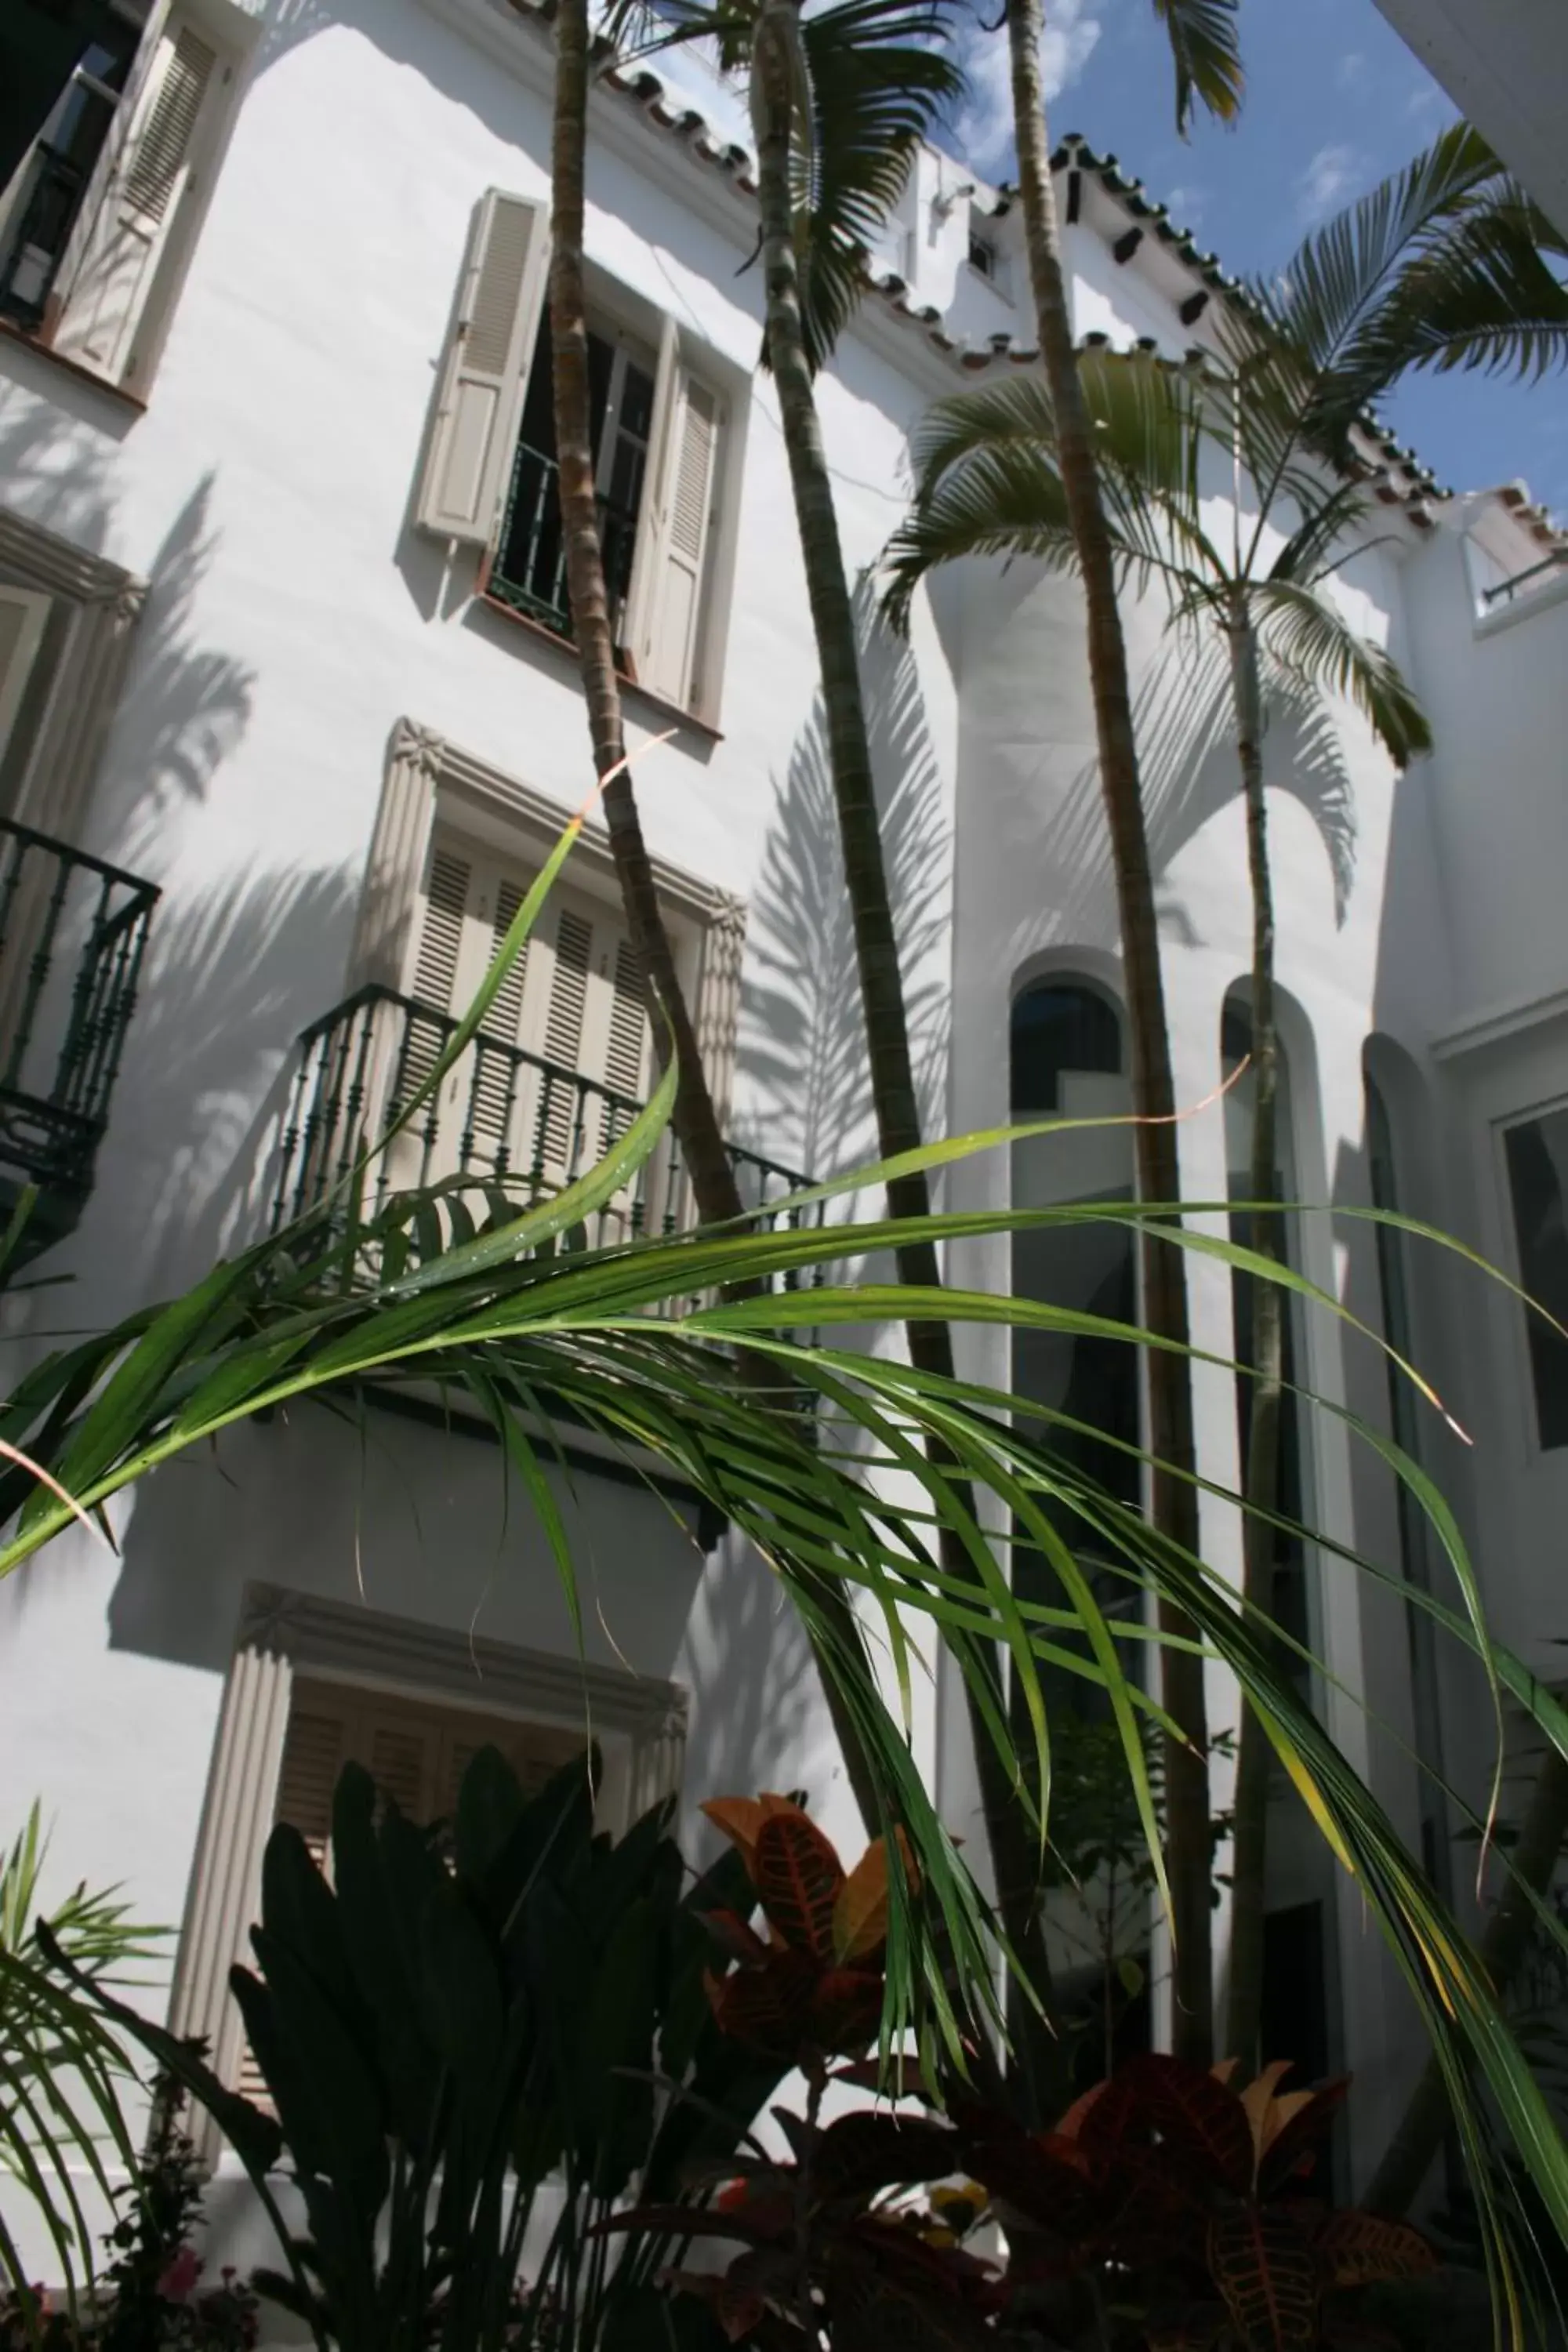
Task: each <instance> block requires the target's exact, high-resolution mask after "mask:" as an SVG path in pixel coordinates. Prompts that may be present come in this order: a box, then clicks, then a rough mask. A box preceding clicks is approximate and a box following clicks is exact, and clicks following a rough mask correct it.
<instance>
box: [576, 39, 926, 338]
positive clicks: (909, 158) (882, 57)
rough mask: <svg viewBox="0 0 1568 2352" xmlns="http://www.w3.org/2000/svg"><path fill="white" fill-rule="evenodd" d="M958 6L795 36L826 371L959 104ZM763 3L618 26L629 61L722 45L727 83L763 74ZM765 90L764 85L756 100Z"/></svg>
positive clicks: (796, 157)
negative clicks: (923, 162) (873, 250)
mask: <svg viewBox="0 0 1568 2352" xmlns="http://www.w3.org/2000/svg"><path fill="white" fill-rule="evenodd" d="M953 13H954V12H953V8H952V0H834V5H831V6H828V7H825V8H821V9H818V10H816V11H815V12H813V13H810V14H806V15H803V16H800V17H799V18H798V19H796V20H795V24H794V26H793V27H792V39H793V44H794V48H793V65H794V74H793V79H794V80H795V109H794V111H795V125H794V132H793V137H792V143H791V172H792V177H793V180H794V198H795V221H796V231H797V250H798V258H799V268H800V301H801V324H802V328H803V331H804V333H805V348H806V356H807V358H808V359H809V361H810V362H811V365H812V367H813V368H814V369H816V368H820V367H821V366H822V365H823V363H824V362H825V361H826V358H827V356H828V354H829V352H831V351H832V350H833V347H834V345H835V343H836V342H837V339H838V337H839V335H840V334H841V333H842V332H843V331H844V328H845V326H846V324H847V321H848V320H849V318H850V317H851V315H852V314H853V312H854V310H855V309H856V306H857V305H858V302H859V301H860V299H861V298H862V297H863V295H864V294H865V291H866V288H867V284H868V277H867V254H868V247H870V246H871V245H873V244H874V243H875V241H876V238H877V235H878V232H879V229H880V228H881V226H882V224H883V222H884V221H885V220H886V219H887V216H888V215H889V212H890V211H891V209H892V207H893V206H894V205H896V204H897V202H898V200H899V198H900V195H901V194H902V193H903V188H904V183H905V181H906V180H907V179H908V177H909V173H910V166H911V164H912V163H913V162H914V158H915V155H916V153H917V152H918V150H919V148H920V145H921V141H922V140H925V139H929V138H930V137H931V134H932V132H933V131H935V130H936V129H937V127H938V125H939V124H940V122H941V121H942V117H943V115H944V113H945V112H946V110H948V109H949V108H950V107H951V106H952V104H953V102H954V101H955V100H956V99H957V98H958V97H959V95H960V93H961V91H962V89H963V74H962V72H961V71H960V69H959V67H958V65H957V63H956V62H955V60H954V58H953V57H952V54H951V48H950V42H951V37H952V22H953ZM759 17H760V8H759V0H669V5H668V6H666V5H664V0H659V5H658V6H657V7H651V6H650V5H648V0H622V5H619V6H618V7H617V8H616V9H615V10H613V11H612V13H611V16H610V17H609V18H608V20H607V24H608V29H609V31H610V35H611V37H612V39H614V40H616V43H617V45H618V46H619V47H620V48H621V50H622V51H623V53H625V52H626V51H632V52H635V53H636V54H637V55H639V56H644V57H648V56H655V55H657V54H658V52H659V51H660V50H662V49H667V48H672V47H681V46H683V45H687V44H689V43H692V42H696V41H711V42H712V43H713V45H714V47H715V50H716V52H717V55H718V58H719V62H720V64H721V67H722V68H723V69H724V71H725V72H727V73H731V74H734V75H736V76H742V75H746V74H749V73H751V71H752V50H753V45H754V42H755V39H756V36H757V28H758V23H759ZM754 88H755V78H754V77H753V89H754Z"/></svg>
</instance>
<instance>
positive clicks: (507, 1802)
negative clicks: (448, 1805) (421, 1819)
mask: <svg viewBox="0 0 1568 2352" xmlns="http://www.w3.org/2000/svg"><path fill="white" fill-rule="evenodd" d="M526 1811H527V1806H526V1804H525V1802H524V1800H523V1794H522V1790H521V1785H520V1784H519V1781H518V1777H517V1774H516V1773H515V1772H514V1771H513V1770H512V1769H511V1766H510V1764H509V1763H508V1762H507V1760H506V1758H505V1757H504V1756H503V1755H502V1754H501V1752H500V1748H491V1747H489V1746H486V1747H483V1748H480V1749H479V1753H478V1754H477V1755H476V1756H474V1757H473V1758H472V1759H470V1761H469V1764H468V1770H467V1771H466V1772H465V1773H464V1775H463V1782H462V1786H461V1788H460V1789H459V1790H458V1812H457V1819H456V1821H455V1822H454V1824H453V1851H454V1857H455V1860H456V1863H457V1870H458V1877H459V1878H460V1879H462V1880H463V1881H464V1882H465V1883H466V1884H467V1885H468V1886H469V1887H470V1888H471V1889H472V1890H473V1891H474V1892H475V1893H476V1895H479V1898H480V1900H481V1902H484V1904H485V1908H486V1910H487V1912H488V1910H489V1904H488V1902H486V1901H485V1898H486V1897H487V1896H488V1895H489V1893H490V1887H489V1880H490V1874H491V1873H492V1872H493V1871H494V1870H495V1869H496V1866H497V1864H499V1863H500V1860H501V1857H502V1856H503V1855H504V1854H505V1853H506V1852H507V1850H508V1847H509V1846H510V1843H511V1841H512V1839H513V1837H514V1836H515V1835H516V1833H517V1829H518V1825H519V1823H520V1822H521V1820H522V1819H523V1816H524V1814H525V1812H526ZM502 1924H503V1922H502V1921H500V1920H498V1921H497V1922H496V1925H497V1926H498V1927H500V1925H502Z"/></svg>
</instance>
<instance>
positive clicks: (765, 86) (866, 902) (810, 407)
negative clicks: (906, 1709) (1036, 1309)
mask: <svg viewBox="0 0 1568 2352" xmlns="http://www.w3.org/2000/svg"><path fill="white" fill-rule="evenodd" d="M796 37H797V5H796V0H762V6H761V9H760V12H759V15H758V19H757V26H756V34H755V39H754V45H753V53H752V108H753V115H754V118H755V121H756V128H757V147H758V180H759V185H760V194H761V208H762V228H763V267H764V269H765V272H766V299H767V340H768V357H769V361H770V362H771V364H772V368H773V382H774V383H775V384H776V386H777V388H778V398H779V413H780V416H781V419H782V422H783V426H784V447H785V451H786V454H787V456H788V459H789V469H790V485H791V488H792V491H793V493H794V498H795V520H796V524H797V526H798V530H799V533H800V543H801V551H802V556H803V560H804V562H805V578H806V593H807V596H808V599H809V602H810V606H811V618H812V626H813V630H814V632H815V635H816V651H817V660H818V663H819V666H820V668H821V673H822V696H823V708H824V712H825V714H826V728H827V745H828V760H829V764H830V767H831V770H832V775H833V792H834V800H835V803H836V805H837V814H838V830H839V840H840V843H841V845H842V851H843V857H844V878H845V885H846V887H847V892H848V897H849V905H850V913H851V920H852V923H853V928H854V934H855V960H856V968H857V971H858V975H859V981H860V994H861V1001H862V1005H863V1009H864V1013H865V1020H866V1036H867V1046H868V1060H869V1065H870V1076H871V1095H872V1101H873V1104H874V1107H875V1111H876V1118H877V1132H878V1139H879V1144H880V1147H881V1151H882V1155H883V1157H884V1158H885V1159H891V1158H893V1157H895V1156H896V1155H897V1154H899V1153H901V1152H905V1151H913V1150H918V1149H919V1147H920V1144H921V1118H920V1100H919V1097H918V1095H917V1093H916V1089H915V1079H914V1066H913V1061H912V1057H911V1055H910V1037H909V1022H908V1017H907V1014H906V1010H905V1003H904V987H903V975H902V972H901V971H900V964H899V950H898V940H897V937H896V934H895V931H894V925H893V912H892V905H891V901H890V898H889V890H888V876H887V867H886V864H885V861H884V858H883V855H882V835H881V826H880V822H879V815H878V810H877V795H876V787H875V783H874V781H873V776H872V769H871V752H870V745H869V742H868V737H867V730H866V710H865V702H864V698H863V697H862V694H861V688H860V665H859V656H858V648H857V645H856V635H855V617H854V610H853V606H852V604H851V600H850V593H849V584H848V582H847V578H846V576H845V569H844V553H843V549H842V546H841V544H840V541H839V537H838V517H837V510H836V509H835V506H834V501H833V485H832V479H831V477H830V476H829V474H828V470H827V460H826V455H825V453H824V449H823V445H822V431H821V426H820V424H819V422H818V418H817V414H816V394H815V393H814V391H813V387H812V380H811V369H810V365H809V363H808V362H807V359H806V352H805V339H804V336H803V332H802V324H801V308H800V284H799V273H798V268H797V263H796V258H795V235H794V226H795V224H794V209H793V206H794V200H793V196H792V194H791V188H790V142H791V133H792V126H793V113H794V92H795V76H794V70H793V63H792V60H793V56H794V45H795V39H796ZM888 1206H889V1211H890V1212H891V1213H892V1214H893V1215H894V1216H898V1217H922V1216H924V1215H926V1214H927V1213H928V1212H929V1210H930V1207H931V1192H930V1188H929V1186H928V1184H927V1182H926V1180H925V1177H924V1175H923V1173H922V1174H917V1175H913V1176H902V1177H899V1178H896V1179H894V1180H893V1181H891V1182H889V1186H888ZM898 1270H899V1279H900V1282H903V1283H907V1284H910V1285H918V1286H921V1287H922V1288H934V1287H935V1286H937V1285H938V1284H939V1283H940V1281H941V1278H942V1277H941V1270H940V1267H939V1265H938V1262H937V1254H936V1248H935V1244H933V1243H932V1242H931V1241H929V1240H921V1241H913V1242H910V1243H908V1244H905V1245H904V1246H903V1247H902V1248H901V1249H900V1251H899V1253H898ZM909 1347H910V1360H911V1361H912V1362H913V1363H914V1364H915V1365H916V1366H917V1367H918V1368H919V1369H920V1370H922V1371H929V1372H935V1373H937V1374H940V1375H942V1376H943V1377H945V1378H951V1377H952V1370H953V1359H952V1337H951V1334H950V1332H949V1329H948V1327H947V1325H946V1324H945V1323H942V1322H921V1323H911V1324H910V1327H909ZM942 1553H943V1562H944V1565H945V1566H947V1567H948V1568H949V1570H951V1571H952V1572H954V1573H957V1574H962V1575H965V1576H967V1575H970V1574H972V1573H973V1570H972V1565H971V1563H970V1561H969V1559H968V1555H967V1554H966V1553H965V1552H964V1550H963V1547H962V1545H961V1544H959V1543H957V1542H956V1541H955V1540H954V1539H953V1538H952V1537H951V1536H948V1535H945V1534H944V1536H943V1538H942ZM989 1671H990V1672H991V1674H992V1675H993V1678H994V1679H993V1696H994V1704H995V1705H996V1706H998V1707H1000V1706H1002V1701H1001V1678H1000V1675H998V1674H997V1673H996V1671H995V1668H994V1664H993V1665H990V1666H989ZM970 1721H971V1727H972V1729H973V1735H974V1745H975V1749H976V1763H977V1767H978V1770H979V1774H980V1783H981V1798H982V1802H983V1805H984V1814H985V1824H986V1832H987V1837H988V1840H989V1843H990V1846H991V1856H992V1863H993V1865H994V1870H995V1873H996V1881H997V1906H998V1909H999V1912H1000V1915H1001V1918H1002V1924H1003V1927H1004V1930H1005V1934H1006V1936H1007V1938H1008V1941H1009V1943H1010V1945H1011V1947H1012V1949H1013V1952H1014V1955H1015V1957H1016V1959H1017V1961H1018V1963H1019V1965H1020V1967H1021V1968H1022V1969H1023V1970H1024V1973H1025V1975H1026V1977H1027V1979H1028V1980H1029V1982H1030V1983H1031V1984H1032V1985H1033V1986H1034V1988H1035V1990H1036V1991H1037V1994H1038V1995H1039V1997H1040V1999H1041V2000H1042V2001H1047V2002H1048V1999H1049V1990H1050V1969H1049V1961H1048V1958H1047V1950H1046V1944H1045V1936H1044V1929H1043V1923H1042V1918H1041V1912H1040V1903H1039V1892H1038V1890H1039V1875H1040V1871H1039V1851H1038V1841H1037V1836H1036V1834H1035V1832H1033V1831H1032V1829H1031V1827H1030V1824H1029V1821H1028V1818H1027V1815H1026V1811H1024V1809H1023V1807H1022V1806H1021V1805H1020V1804H1019V1802H1018V1801H1017V1793H1016V1785H1015V1780H1014V1777H1013V1774H1012V1772H1011V1770H1010V1769H1009V1767H1008V1765H1007V1764H1006V1762H1005V1760H1004V1759H1003V1758H1002V1757H1001V1756H1000V1755H999V1754H998V1753H997V1750H996V1747H995V1744H994V1739H993V1738H992V1734H991V1731H990V1728H989V1727H988V1725H987V1723H986V1721H985V1717H984V1710H983V1709H982V1708H981V1707H980V1706H979V1705H978V1703H977V1702H976V1700H975V1698H974V1696H973V1693H971V1694H970ZM1014 2052H1015V2055H1016V2059H1017V2061H1018V2063H1019V2065H1020V2067H1021V2068H1022V2070H1023V2072H1024V2075H1025V2079H1026V2084H1027V2085H1028V2087H1029V2089H1030V2091H1031V2094H1032V2095H1033V2098H1034V2100H1035V2103H1036V2105H1037V2108H1038V2110H1039V2112H1040V2113H1041V2114H1042V2115H1047V2114H1050V2113H1052V2112H1055V2111H1058V2110H1059V2107H1060V2105H1061V2104H1062V2102H1063V2097H1064V2094H1065V2091H1066V2087H1067V2082H1066V2069H1065V2065H1064V2063H1063V2059H1062V2053H1061V2046H1060V2043H1059V2042H1058V2039H1057V2037H1056V2036H1055V2035H1054V2033H1052V2032H1050V2030H1049V2029H1048V2027H1047V2026H1046V2025H1044V2024H1043V2023H1042V2021H1040V2020H1039V2019H1038V2017H1037V2015H1036V2013H1035V2011H1033V2009H1032V2008H1030V2007H1028V2005H1027V2004H1021V2005H1020V2006H1019V2007H1018V2008H1017V2009H1016V2013H1015V2017H1014Z"/></svg>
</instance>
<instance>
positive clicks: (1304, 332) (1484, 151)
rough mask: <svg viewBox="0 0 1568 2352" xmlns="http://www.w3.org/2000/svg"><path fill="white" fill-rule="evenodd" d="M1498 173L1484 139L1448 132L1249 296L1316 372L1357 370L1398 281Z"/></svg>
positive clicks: (1257, 283)
mask: <svg viewBox="0 0 1568 2352" xmlns="http://www.w3.org/2000/svg"><path fill="white" fill-rule="evenodd" d="M1498 171H1499V165H1498V160H1497V157H1496V156H1495V155H1494V154H1493V152H1492V151H1491V149H1490V148H1489V146H1488V145H1487V143H1486V142H1485V140H1484V139H1483V138H1482V137H1481V136H1480V133H1479V131H1473V130H1471V128H1470V126H1469V125H1468V123H1465V122H1456V123H1452V124H1450V126H1449V127H1448V128H1447V130H1446V131H1441V132H1439V134H1438V136H1437V137H1436V139H1435V140H1434V141H1433V142H1432V144H1431V146H1430V147H1428V148H1427V149H1426V151H1425V152H1423V153H1422V154H1420V155H1418V156H1416V158H1415V161H1414V162H1413V163H1408V164H1406V166H1405V169H1404V170H1403V171H1400V172H1395V173H1391V174H1390V175H1389V177H1388V178H1387V179H1385V180H1384V181H1382V182H1380V183H1379V184H1378V185H1377V186H1376V187H1375V188H1373V190H1372V191H1371V193H1370V194H1367V195H1364V196H1363V197H1362V198H1361V199H1360V201H1359V202H1358V203H1356V204H1353V205H1347V206H1346V207H1345V209H1344V210H1343V211H1342V212H1339V213H1336V214H1335V215H1333V217H1332V218H1331V220H1328V221H1325V222H1324V224H1323V226H1321V228H1319V229H1315V230H1314V231H1313V233H1312V234H1311V236H1308V237H1306V238H1304V239H1303V241H1302V243H1301V244H1300V246H1298V247H1297V248H1296V251H1295V252H1294V254H1293V255H1292V256H1291V257H1290V259H1289V263H1288V264H1287V265H1286V268H1285V269H1284V271H1283V272H1282V273H1281V274H1280V276H1279V278H1272V279H1265V278H1257V279H1254V280H1252V281H1251V282H1250V283H1249V284H1248V287H1247V292H1248V294H1249V295H1250V296H1251V298H1252V299H1253V301H1254V302H1255V303H1256V304H1257V305H1258V307H1259V309H1260V310H1262V312H1263V313H1264V315H1265V317H1266V318H1267V320H1268V323H1269V326H1270V327H1271V328H1272V330H1273V331H1274V332H1275V333H1276V334H1277V335H1278V336H1279V339H1280V340H1281V341H1283V342H1284V343H1286V344H1287V345H1289V346H1292V347H1294V349H1296V350H1297V351H1298V352H1300V353H1301V355H1302V356H1303V358H1304V359H1305V360H1306V362H1308V364H1309V365H1310V367H1311V368H1312V369H1313V370H1314V371H1316V372H1318V373H1324V372H1326V371H1328V370H1330V369H1334V368H1339V367H1342V366H1346V365H1351V366H1353V365H1354V364H1355V360H1356V354H1357V352H1358V348H1359V343H1358V339H1359V338H1361V337H1363V336H1364V335H1367V334H1374V333H1375V331H1376V319H1377V313H1378V310H1379V307H1380V305H1381V304H1382V303H1383V302H1384V299H1386V297H1387V294H1388V291H1389V289H1390V288H1391V286H1392V285H1393V283H1394V279H1395V278H1396V277H1397V274H1398V272H1399V271H1400V270H1401V268H1404V267H1405V266H1406V265H1407V264H1408V262H1409V260H1410V258H1411V256H1412V254H1413V253H1415V252H1416V251H1418V250H1420V249H1422V248H1423V247H1424V246H1425V245H1426V243H1427V242H1428V241H1429V240H1431V239H1432V238H1433V237H1434V236H1437V235H1438V234H1439V233H1440V232H1441V230H1442V228H1443V226H1444V225H1445V223H1447V222H1450V221H1452V220H1455V219H1457V218H1458V216H1459V215H1460V214H1461V213H1462V211H1463V210H1464V209H1465V207H1466V206H1467V205H1469V204H1470V203H1471V202H1473V201H1474V199H1475V198H1476V197H1477V195H1478V194H1479V192H1480V191H1481V190H1482V189H1484V188H1485V187H1486V186H1487V185H1488V184H1489V182H1491V181H1494V180H1495V179H1496V178H1497V176H1498Z"/></svg>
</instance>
